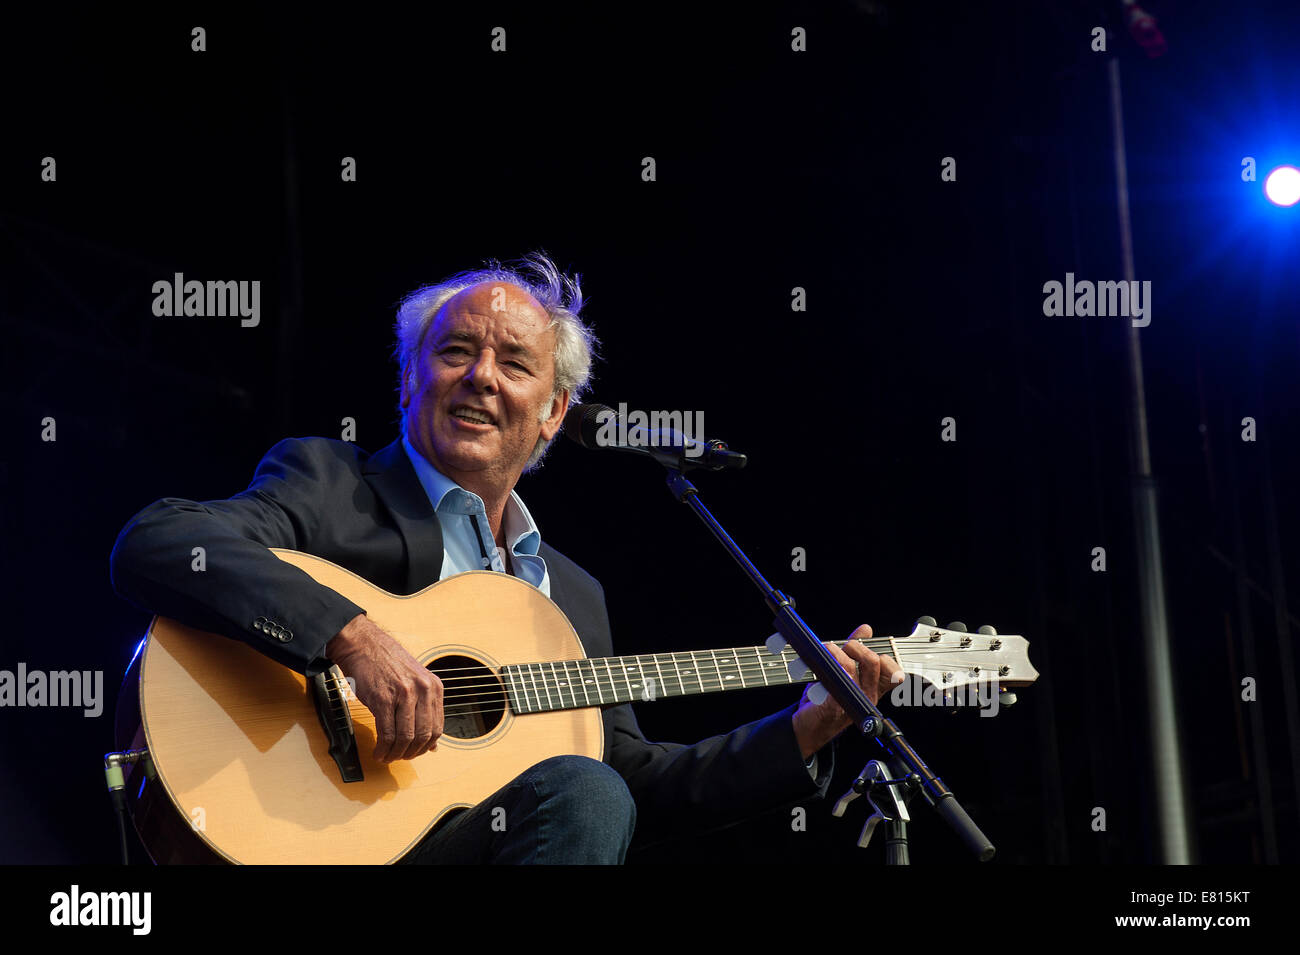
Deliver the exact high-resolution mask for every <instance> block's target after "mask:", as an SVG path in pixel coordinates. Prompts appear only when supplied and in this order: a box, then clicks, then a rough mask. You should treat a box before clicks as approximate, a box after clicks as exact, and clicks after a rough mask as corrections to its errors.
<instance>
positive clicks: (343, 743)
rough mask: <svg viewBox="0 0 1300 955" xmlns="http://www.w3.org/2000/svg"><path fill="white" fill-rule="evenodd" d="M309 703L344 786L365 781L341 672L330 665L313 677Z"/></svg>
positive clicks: (346, 684)
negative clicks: (311, 705)
mask: <svg viewBox="0 0 1300 955" xmlns="http://www.w3.org/2000/svg"><path fill="white" fill-rule="evenodd" d="M311 691H312V701H313V702H314V703H315V704H316V716H317V717H319V718H320V725H321V726H322V727H323V728H324V730H325V736H326V738H327V739H328V740H329V744H330V749H329V753H330V756H332V757H333V758H334V762H335V764H337V765H338V768H339V774H340V775H341V776H342V777H343V781H344V782H345V783H359V782H361V781H362V780H363V779H365V778H366V777H365V774H364V773H363V772H362V771H361V757H360V755H359V754H358V753H357V735H356V732H355V731H354V730H353V729H352V712H351V710H349V709H348V696H347V694H348V683H347V680H345V679H344V678H343V671H342V670H340V669H339V668H338V667H337V666H332V667H330V668H329V669H328V670H325V671H324V672H323V673H318V674H316V676H314V677H312V681H311Z"/></svg>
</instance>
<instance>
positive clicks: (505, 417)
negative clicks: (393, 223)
mask: <svg viewBox="0 0 1300 955" xmlns="http://www.w3.org/2000/svg"><path fill="white" fill-rule="evenodd" d="M549 323H550V318H549V317H548V316H547V314H546V311H545V310H544V309H543V308H542V307H541V305H540V304H538V302H537V300H536V299H534V298H533V297H532V296H531V295H529V294H528V293H527V292H525V291H524V290H523V289H520V288H518V287H516V286H514V285H508V284H506V283H504V282H485V283H483V284H480V285H475V286H473V287H472V288H468V289H465V290H464V291H462V292H460V293H458V294H457V295H455V296H453V297H452V298H451V299H450V300H449V301H448V302H447V303H446V304H445V305H444V306H443V307H442V309H441V310H439V312H438V314H437V315H436V316H434V319H433V321H432V323H431V324H430V326H429V329H428V331H427V332H426V333H425V336H424V340H423V342H422V343H421V345H420V353H419V355H418V356H417V357H416V358H415V359H414V360H413V361H412V363H411V365H410V366H408V367H407V368H406V370H405V373H404V375H403V378H402V408H403V409H405V413H406V427H407V437H408V438H409V439H410V441H411V444H412V446H414V447H415V449H416V450H417V451H419V452H420V453H421V454H423V455H424V456H425V457H426V458H427V459H428V460H429V461H430V463H432V464H433V465H434V466H435V467H436V468H437V469H438V470H439V471H441V472H442V473H444V474H446V475H447V476H448V477H450V478H451V479H452V480H454V481H456V482H457V483H458V484H462V485H464V484H465V481H464V480H462V477H465V476H469V475H473V474H474V473H475V472H478V475H477V476H478V478H480V479H482V478H487V479H489V480H491V481H494V482H497V483H500V482H505V484H506V486H507V487H513V486H514V483H515V482H516V481H517V480H518V479H519V475H520V474H521V473H522V472H523V468H524V465H525V464H526V463H527V461H528V458H529V457H530V456H531V454H532V452H533V448H534V446H535V445H536V444H537V439H538V436H539V435H540V436H543V437H545V438H546V439H547V440H550V439H551V438H553V437H554V436H555V433H556V432H557V431H558V430H559V428H560V424H561V422H562V421H563V420H564V412H565V410H567V408H568V400H569V396H568V393H567V392H561V393H560V394H559V395H558V396H557V397H556V399H555V400H554V401H552V399H551V392H552V389H553V388H554V385H555V330H554V329H553V328H548V327H547V326H548V325H549ZM543 413H545V416H546V417H545V420H541V419H542V415H543ZM471 483H478V481H472V482H471Z"/></svg>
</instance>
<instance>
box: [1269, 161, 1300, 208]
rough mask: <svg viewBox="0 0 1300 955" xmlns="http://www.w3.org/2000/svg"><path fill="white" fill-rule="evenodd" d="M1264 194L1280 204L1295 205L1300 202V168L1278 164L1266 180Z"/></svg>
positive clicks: (1271, 200)
mask: <svg viewBox="0 0 1300 955" xmlns="http://www.w3.org/2000/svg"><path fill="white" fill-rule="evenodd" d="M1264 195H1266V196H1268V198H1269V201H1270V202H1274V203H1277V205H1279V206H1293V205H1295V204H1296V203H1297V202H1300V169H1297V168H1296V167H1295V166H1278V167H1277V168H1276V169H1274V170H1273V171H1272V172H1270V173H1269V174H1268V178H1267V179H1265V180H1264Z"/></svg>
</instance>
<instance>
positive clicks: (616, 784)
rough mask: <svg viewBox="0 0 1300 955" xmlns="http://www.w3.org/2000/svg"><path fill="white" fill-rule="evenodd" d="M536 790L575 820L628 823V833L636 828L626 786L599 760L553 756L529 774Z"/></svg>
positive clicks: (630, 795) (634, 809)
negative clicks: (593, 819) (587, 819)
mask: <svg viewBox="0 0 1300 955" xmlns="http://www.w3.org/2000/svg"><path fill="white" fill-rule="evenodd" d="M529 775H530V776H531V777H532V781H533V784H534V786H536V787H538V790H539V792H542V791H544V792H545V793H546V794H547V796H548V797H549V800H550V802H551V803H552V805H553V806H555V807H557V808H562V810H563V811H565V812H567V813H569V814H570V815H572V816H574V817H575V818H578V819H580V818H581V817H583V816H586V817H587V818H589V819H590V818H596V819H601V820H603V821H606V822H607V823H608V822H615V821H621V820H626V824H627V827H628V830H629V831H631V830H632V829H633V828H634V827H635V825H636V803H635V802H634V801H633V799H632V793H631V792H629V791H628V788H627V783H625V782H624V781H623V777H622V776H620V775H619V774H618V773H617V772H615V771H614V770H613V769H611V768H610V767H609V766H606V765H605V764H604V763H602V762H600V761H599V760H595V759H589V758H588V757H586V756H554V757H552V758H551V759H547V760H543V761H542V762H540V763H538V764H537V765H536V766H534V767H533V768H532V769H531V770H529Z"/></svg>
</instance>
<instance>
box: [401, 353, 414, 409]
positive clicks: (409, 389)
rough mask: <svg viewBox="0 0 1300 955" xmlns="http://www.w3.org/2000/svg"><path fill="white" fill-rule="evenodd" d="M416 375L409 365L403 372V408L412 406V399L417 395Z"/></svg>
mask: <svg viewBox="0 0 1300 955" xmlns="http://www.w3.org/2000/svg"><path fill="white" fill-rule="evenodd" d="M415 386H416V381H415V374H414V372H412V370H411V365H410V364H409V363H408V364H407V366H406V368H405V370H403V372H402V407H403V408H407V407H409V406H410V404H411V397H412V396H413V395H414V394H415Z"/></svg>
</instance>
